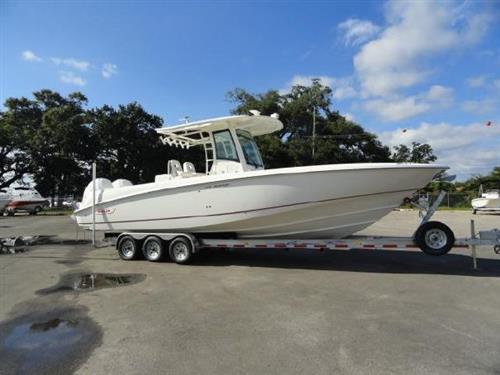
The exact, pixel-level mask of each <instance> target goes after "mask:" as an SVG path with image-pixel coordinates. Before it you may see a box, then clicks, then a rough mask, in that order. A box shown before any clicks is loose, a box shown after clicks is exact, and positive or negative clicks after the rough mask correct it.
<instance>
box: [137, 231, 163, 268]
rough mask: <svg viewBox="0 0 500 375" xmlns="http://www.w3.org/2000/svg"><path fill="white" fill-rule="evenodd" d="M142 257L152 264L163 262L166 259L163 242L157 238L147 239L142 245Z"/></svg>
mask: <svg viewBox="0 0 500 375" xmlns="http://www.w3.org/2000/svg"><path fill="white" fill-rule="evenodd" d="M142 255H144V258H145V259H146V260H149V261H150V262H159V261H161V260H163V258H165V250H164V246H163V241H162V240H161V239H160V238H158V237H156V236H150V237H148V238H146V240H145V241H144V244H143V245H142Z"/></svg>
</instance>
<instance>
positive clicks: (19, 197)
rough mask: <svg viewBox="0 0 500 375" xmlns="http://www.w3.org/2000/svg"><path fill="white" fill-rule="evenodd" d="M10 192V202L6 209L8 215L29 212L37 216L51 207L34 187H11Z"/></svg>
mask: <svg viewBox="0 0 500 375" xmlns="http://www.w3.org/2000/svg"><path fill="white" fill-rule="evenodd" d="M8 192H9V194H10V201H9V203H8V204H7V205H6V206H5V208H4V210H5V212H7V215H10V216H12V215H14V214H15V213H16V212H28V213H29V214H30V215H36V214H38V213H39V212H40V211H42V210H43V209H44V208H45V207H48V206H49V201H48V200H47V199H46V198H44V197H42V196H41V195H40V193H39V192H38V191H36V190H35V189H34V188H32V187H26V186H16V187H11V188H9V189H8Z"/></svg>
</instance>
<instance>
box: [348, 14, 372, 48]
mask: <svg viewBox="0 0 500 375" xmlns="http://www.w3.org/2000/svg"><path fill="white" fill-rule="evenodd" d="M338 29H339V30H340V31H341V32H342V34H343V38H344V42H345V44H346V45H352V46H355V45H358V44H361V43H364V42H366V41H368V40H369V39H371V38H372V37H374V36H375V35H376V34H377V33H378V32H379V30H380V27H379V26H377V25H375V24H373V23H372V22H370V21H366V20H360V19H357V18H349V19H347V20H345V21H344V22H342V23H340V24H339V25H338Z"/></svg>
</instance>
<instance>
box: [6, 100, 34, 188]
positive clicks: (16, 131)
mask: <svg viewBox="0 0 500 375" xmlns="http://www.w3.org/2000/svg"><path fill="white" fill-rule="evenodd" d="M4 107H5V108H6V110H5V111H4V112H0V188H4V187H8V186H10V185H11V184H12V183H13V182H16V181H19V180H20V179H22V177H23V176H24V175H25V174H27V173H30V172H32V171H34V169H35V163H34V162H33V159H32V158H31V157H30V154H29V152H28V150H29V146H30V140H31V139H32V138H33V135H34V134H35V133H36V131H37V130H38V128H39V126H40V123H41V119H42V114H43V112H42V110H41V109H40V108H39V106H38V105H37V104H36V102H34V101H31V100H29V99H26V98H20V99H15V98H9V99H7V100H6V101H5V104H4Z"/></svg>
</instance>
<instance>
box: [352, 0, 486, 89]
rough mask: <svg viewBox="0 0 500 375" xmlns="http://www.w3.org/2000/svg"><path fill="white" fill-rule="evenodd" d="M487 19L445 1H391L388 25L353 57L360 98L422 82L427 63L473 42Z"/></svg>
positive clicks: (427, 70) (428, 72) (426, 74)
mask: <svg viewBox="0 0 500 375" xmlns="http://www.w3.org/2000/svg"><path fill="white" fill-rule="evenodd" d="M490 18H491V17H490V16H489V15H487V14H484V13H480V12H477V11H476V12H471V11H470V9H468V7H464V6H462V7H460V6H455V7H453V6H451V5H450V3H446V2H433V1H424V0H422V1H406V2H403V1H389V2H388V3H387V4H386V20H387V22H388V26H387V27H386V28H385V29H384V30H383V31H382V33H381V34H380V37H378V38H377V39H375V40H372V41H370V42H368V43H366V44H364V45H363V46H362V47H361V50H360V51H359V53H358V54H357V55H356V56H355V57H354V67H355V70H356V72H357V74H358V76H359V79H360V81H361V85H362V88H363V91H364V94H365V95H368V96H377V95H380V96H386V95H389V94H394V93H395V92H397V91H398V90H400V89H403V88H407V87H411V86H413V85H415V84H417V83H420V82H421V81H423V80H424V79H425V78H426V77H428V76H429V74H430V71H429V69H427V68H425V67H422V64H423V62H425V59H426V58H429V57H431V56H434V55H437V54H443V53H445V52H446V51H447V50H450V49H452V48H455V47H459V48H463V46H464V44H467V43H472V42H475V41H477V40H478V39H479V38H480V37H481V36H482V34H483V33H484V31H485V28H486V27H487V26H488V25H489V23H490Z"/></svg>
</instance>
